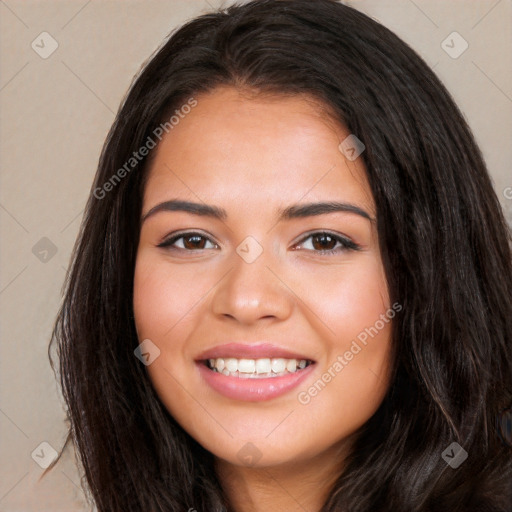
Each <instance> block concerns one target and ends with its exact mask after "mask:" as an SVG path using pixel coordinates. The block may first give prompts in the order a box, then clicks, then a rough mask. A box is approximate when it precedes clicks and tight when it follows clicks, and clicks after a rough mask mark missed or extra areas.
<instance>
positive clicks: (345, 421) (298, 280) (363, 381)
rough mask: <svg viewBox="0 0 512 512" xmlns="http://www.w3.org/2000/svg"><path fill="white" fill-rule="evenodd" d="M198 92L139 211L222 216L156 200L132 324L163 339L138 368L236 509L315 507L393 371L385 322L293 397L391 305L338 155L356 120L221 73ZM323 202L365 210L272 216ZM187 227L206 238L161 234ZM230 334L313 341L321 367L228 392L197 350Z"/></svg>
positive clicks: (359, 201) (143, 334)
mask: <svg viewBox="0 0 512 512" xmlns="http://www.w3.org/2000/svg"><path fill="white" fill-rule="evenodd" d="M196 99H197V101H198V104H197V106H196V107H195V108H193V109H192V111H191V112H190V113H189V114H187V115H186V116H185V117H184V119H182V120H180V122H179V124H177V125H176V126H175V127H174V128H173V129H172V130H171V131H169V133H168V134H167V135H165V137H164V138H163V139H162V142H161V143H160V144H159V146H158V147H157V148H156V149H155V150H154V151H156V153H155V154H154V155H153V156H154V159H153V160H152V163H151V167H150V170H149V176H148V181H147V185H146V187H145V191H144V198H143V208H142V215H143V217H144V215H145V214H147V212H149V211H150V210H151V209H152V208H153V207H154V206H156V205H157V204H159V203H162V202H164V201H168V200H170V199H181V200H187V201H194V202H200V203H207V204H211V205H215V206H218V207H221V208H224V209H225V210H226V212H227V218H226V219H225V220H219V219H213V218H209V217H204V216H198V215H194V214H191V213H188V212H181V211H179V212H176V211H172V212H171V211H160V212H158V213H155V214H153V215H151V216H149V217H147V219H145V221H144V222H143V223H142V227H141V232H140V243H139V247H138V253H137V260H136V268H135V282H134V301H133V302H134V313H135V321H136V327H137V332H138V336H139V339H140V340H141V341H142V340H145V339H150V340H151V341H152V342H153V343H154V344H155V345H157V346H158V348H159V349H160V356H159V357H157V358H156V359H155V360H154V362H153V363H151V364H150V365H149V366H147V370H148V372H149V376H150V379H151V381H152V383H153V385H154V387H155V390H156V392H157V393H158V395H159V397H160V399H161V400H162V402H163V404H164V405H165V406H166V408H167V409H168V410H169V412H170V413H171V414H172V415H173V416H174V418H175V419H176V420H177V421H178V422H179V423H180V425H182V427H183V428H184V429H185V430H186V431H187V432H188V433H189V434H190V435H191V436H192V437H193V438H195V439H196V440H197V441H198V442H199V443H200V444H201V445H202V446H203V447H204V448H206V449H207V450H209V451H210V452H212V453H213V454H214V455H215V458H216V470H217V473H218V475H219V478H220V481H221V483H222V485H223V487H224V489H225V491H226V493H227V495H228V498H229V500H230V503H231V506H232V508H233V510H236V511H237V512H239V511H240V512H248V511H251V512H256V511H263V510H269V509H270V510H277V511H280V510H282V511H287V512H289V511H295V510H301V511H303V510H307V511H315V510H319V509H320V507H321V505H322V503H323V502H324V500H325V499H326V497H327V494H328V492H329V490H330V488H331V486H332V484H333V482H334V480H335V479H336V477H337V476H339V474H340V472H341V471H342V470H343V459H344V458H345V456H346V454H347V453H348V450H349V448H350V445H351V444H352V442H353V439H354V435H355V432H356V430H357V429H358V428H359V427H361V426H362V425H363V424H364V423H365V422H366V421H367V420H368V419H369V418H370V417H371V416H372V414H373V413H374V412H375V411H376V410H377V408H378V406H379V405H380V403H381V402H382V399H383V397H384V395H385V393H386V391H387V389H388V385H389V374H390V366H391V365H390V357H391V343H390V331H391V322H388V323H385V325H384V327H383V328H382V329H381V330H380V331H379V332H378V334H377V335H375V336H374V337H373V338H369V339H368V343H367V345H366V346H363V348H362V350H361V351H359V352H358V353H357V355H355V356H354V357H353V359H352V360H351V361H349V362H348V364H347V365H346V366H344V368H343V369H342V371H340V372H339V373H336V376H335V377H334V378H332V380H331V381H330V382H329V383H328V384H326V385H325V387H324V388H323V389H322V390H321V391H320V392H318V393H317V394H316V396H314V397H311V400H310V401H309V403H307V404H302V403H300V402H299V400H298V397H297V395H298V393H299V392H301V391H307V390H308V388H310V387H311V386H312V385H313V383H315V382H316V381H317V380H318V379H319V378H320V377H321V376H322V374H323V373H324V372H327V371H328V369H329V368H332V366H333V363H334V362H335V361H336V360H337V357H338V356H339V355H343V354H344V353H345V352H346V351H347V350H349V349H350V346H351V343H352V342H353V340H355V339H356V337H357V336H358V334H360V333H361V331H363V330H364V329H365V328H367V327H370V326H373V325H374V324H375V322H376V321H377V320H378V319H379V318H382V316H381V315H383V314H385V313H386V311H387V310H389V308H390V303H389V295H388V289H387V283H386V278H385V274H384V270H383V266H382V261H381V254H380V250H379V243H378V237H377V232H376V223H375V204H374V202H373V199H372V195H371V192H370V188H369V185H368V182H367V179H366V176H365V169H364V163H363V162H362V159H361V158H357V159H356V160H355V161H350V160H348V159H346V158H345V157H344V155H343V154H342V152H341V151H340V150H339V149H338V146H339V144H340V142H341V141H343V140H344V139H345V138H346V137H347V136H348V135H349V133H350V132H349V131H348V130H347V129H346V128H345V127H343V126H342V125H340V124H339V123H337V122H335V121H333V120H332V119H330V118H329V117H328V116H327V115H326V113H325V112H324V110H323V109H322V105H320V104H318V103H317V102H315V101H314V100H313V99H311V98H308V97H306V96H299V95H296V96H291V97H290V96H273V97H269V96H264V97H263V96H256V95H249V94H246V93H244V92H241V91H239V90H237V89H234V88H230V87H223V88H219V89H216V90H215V91H213V92H211V93H208V94H202V95H199V96H196ZM319 201H340V202H346V203H351V204H353V205H356V206H358V207H359V208H361V209H363V210H364V211H366V212H367V213H368V214H369V215H370V217H371V218H372V220H368V219H366V218H364V217H362V216H360V215H357V214H355V213H352V212H335V213H326V214H323V215H319V216H310V217H305V218H298V219H291V220H284V221H280V222H277V211H278V209H280V208H285V207H287V206H289V205H292V204H296V203H300V204H305V203H310V202H319ZM182 230H187V231H189V230H190V231H194V232H196V231H199V234H200V235H201V236H202V237H205V238H200V239H199V242H197V241H195V240H194V239H192V240H190V237H189V238H186V239H183V238H181V239H178V240H177V241H176V242H175V244H174V246H175V248H174V249H172V248H169V247H167V248H162V247H158V244H160V243H161V242H162V241H164V240H166V239H169V238H170V235H171V234H173V233H175V232H178V231H182ZM321 230H328V231H329V232H333V233H335V234H340V235H342V236H345V237H348V238H349V239H350V240H351V241H353V242H355V243H356V244H358V245H359V246H360V250H358V251H354V250H349V249H345V248H343V247H342V246H341V245H340V243H336V241H333V240H332V239H327V241H326V242H323V243H324V245H322V239H320V240H319V239H318V237H315V236H313V237H311V236H310V235H311V233H315V232H317V231H321ZM247 236H252V237H254V238H255V239H256V240H257V241H258V243H259V244H260V245H261V247H262V249H263V252H262V254H261V255H260V256H259V257H258V258H257V259H256V260H255V261H254V262H252V263H250V264H249V263H247V262H246V261H244V259H242V258H241V257H240V256H239V255H238V253H237V252H236V248H237V246H238V245H239V244H240V243H241V242H242V241H243V240H244V239H245V238H246V237H247ZM194 242H195V243H194ZM293 248H294V249H293ZM323 248H326V249H332V248H334V249H335V251H336V252H335V253H334V254H325V253H322V249H323ZM233 340H237V341H241V342H245V343H248V344H250V343H256V342H259V341H262V340H264V341H268V342H273V343H275V344H277V345H280V346H282V347H285V348H288V349H290V350H292V351H298V352H300V353H303V354H307V355H309V356H310V357H311V358H313V359H314V360H315V367H314V371H313V373H311V374H310V375H309V376H308V378H307V380H306V381H305V382H303V383H301V384H300V385H299V387H298V388H296V389H293V390H291V391H289V392H287V393H286V394H284V395H282V396H279V397H277V398H273V399H271V400H267V401H260V402H248V401H240V400H233V399H229V398H226V397H224V396H223V395H221V394H219V393H217V392H216V391H214V390H213V389H212V388H210V387H209V386H208V385H207V384H206V383H205V381H204V380H203V379H202V378H201V375H200V374H199V371H198V368H197V366H196V363H195V362H194V360H195V359H196V358H197V356H198V355H199V354H201V353H202V352H203V351H205V350H206V349H209V348H212V347H214V346H216V345H219V344H223V343H227V342H229V341H233ZM361 346H362V345H361ZM331 371H332V370H331ZM248 442H251V443H253V445H255V446H256V447H257V450H258V453H259V455H260V458H259V459H257V460H256V459H254V460H253V462H252V463H245V462H243V461H241V460H240V459H239V457H238V456H237V455H238V452H239V450H240V449H241V448H242V447H244V445H245V444H246V443H248ZM191 506H193V504H191Z"/></svg>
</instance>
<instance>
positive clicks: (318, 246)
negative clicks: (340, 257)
mask: <svg viewBox="0 0 512 512" xmlns="http://www.w3.org/2000/svg"><path fill="white" fill-rule="evenodd" d="M309 239H311V240H312V243H311V247H312V248H311V249H309V248H307V247H306V249H307V250H310V251H312V252H319V253H321V254H335V253H341V252H343V251H347V250H353V251H358V250H360V249H361V247H360V246H359V245H357V244H356V243H355V242H353V241H352V240H350V239H349V238H346V237H344V236H341V235H337V234H334V233H327V232H324V231H318V232H315V233H311V234H310V235H308V236H307V237H306V238H303V239H302V244H301V245H302V248H304V245H307V244H305V243H304V242H305V241H306V240H309ZM337 244H339V246H338V248H336V245H337Z"/></svg>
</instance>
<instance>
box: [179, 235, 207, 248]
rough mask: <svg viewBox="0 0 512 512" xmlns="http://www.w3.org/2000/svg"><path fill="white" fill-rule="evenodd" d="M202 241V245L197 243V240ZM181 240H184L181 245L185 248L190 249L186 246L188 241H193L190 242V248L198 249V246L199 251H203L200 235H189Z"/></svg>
mask: <svg viewBox="0 0 512 512" xmlns="http://www.w3.org/2000/svg"><path fill="white" fill-rule="evenodd" d="M201 239H202V240H203V243H202V244H201V242H198V240H201ZM183 240H184V243H183V245H184V246H185V247H186V248H190V247H189V244H188V241H189V240H195V241H194V242H192V244H191V247H192V248H198V245H199V249H203V248H204V247H203V245H204V240H205V239H204V237H202V236H200V235H190V236H186V237H183Z"/></svg>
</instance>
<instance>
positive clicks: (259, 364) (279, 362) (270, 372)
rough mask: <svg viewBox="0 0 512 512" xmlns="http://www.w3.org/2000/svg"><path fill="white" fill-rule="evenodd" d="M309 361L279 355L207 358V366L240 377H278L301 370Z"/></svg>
mask: <svg viewBox="0 0 512 512" xmlns="http://www.w3.org/2000/svg"><path fill="white" fill-rule="evenodd" d="M311 363H312V362H311V361H309V360H307V359H299V360H297V359H283V358H280V357H278V358H273V359H270V358H263V359H235V358H234V357H228V358H225V359H224V358H222V357H219V358H217V359H208V366H209V368H210V369H211V370H213V371H216V372H218V373H222V374H224V375H227V376H232V377H240V378H242V379H254V378H256V379H257V378H260V377H280V376H282V375H287V374H288V373H295V372H296V371H298V370H302V369H303V368H306V366H309V365H310V364H311Z"/></svg>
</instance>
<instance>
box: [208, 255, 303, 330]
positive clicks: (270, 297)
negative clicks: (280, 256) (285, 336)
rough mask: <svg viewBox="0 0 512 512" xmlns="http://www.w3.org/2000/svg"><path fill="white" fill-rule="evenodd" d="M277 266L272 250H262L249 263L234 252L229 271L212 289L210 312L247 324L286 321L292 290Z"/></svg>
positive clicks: (288, 314)
mask: <svg viewBox="0 0 512 512" xmlns="http://www.w3.org/2000/svg"><path fill="white" fill-rule="evenodd" d="M277 268H278V265H276V264H275V261H273V259H272V254H271V251H263V253H262V254H260V255H259V256H258V257H257V258H256V259H255V260H254V261H252V262H251V260H250V258H249V259H244V258H243V257H242V256H240V255H239V254H238V253H236V252H234V253H233V257H232V258H230V270H229V271H228V272H227V274H226V275H225V276H224V278H223V279H222V280H221V281H220V283H219V285H218V286H217V288H216V290H215V294H214V297H213V300H212V310H213V313H214V314H215V315H216V316H222V317H224V318H231V319H232V320H234V321H237V322H239V323H240V324H246V325H252V324H255V323H257V322H259V321H261V320H263V319H274V320H276V321H277V320H281V321H282V320H286V318H288V317H289V316H290V315H291V312H292V309H293V304H294V302H293V293H292V292H291V291H290V289H289V288H288V287H287V286H286V284H285V281H284V280H283V278H282V277H281V276H280V275H279V271H278V270H277Z"/></svg>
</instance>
